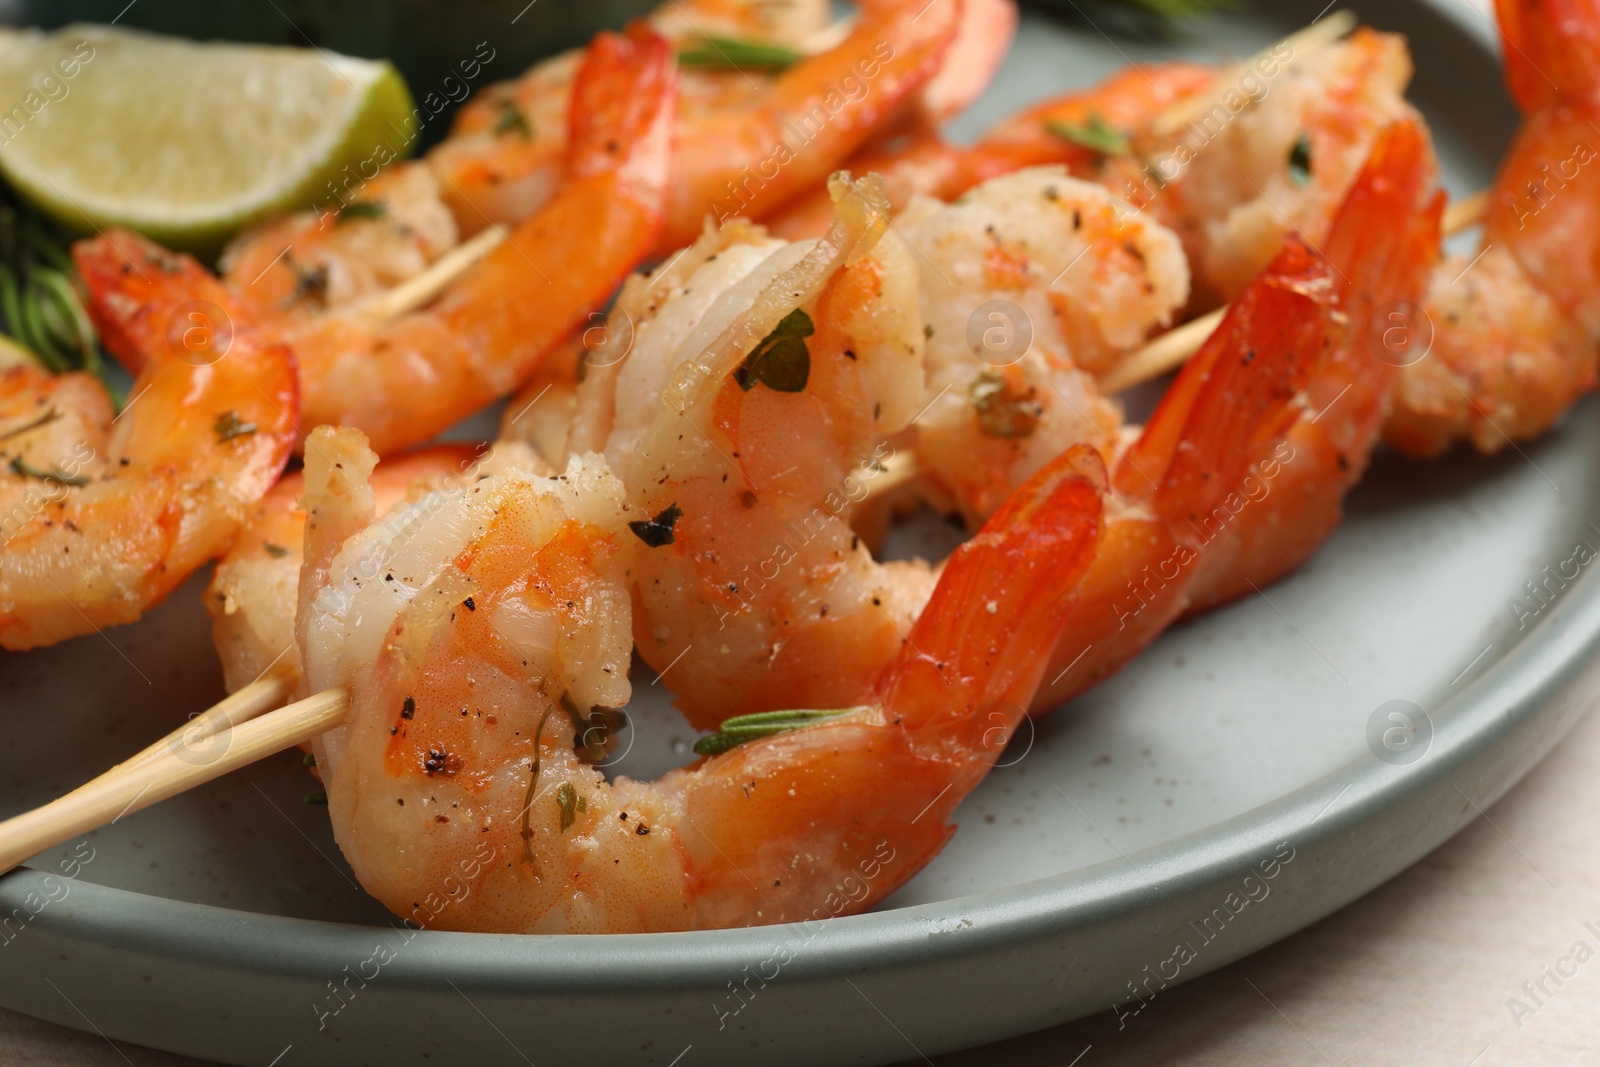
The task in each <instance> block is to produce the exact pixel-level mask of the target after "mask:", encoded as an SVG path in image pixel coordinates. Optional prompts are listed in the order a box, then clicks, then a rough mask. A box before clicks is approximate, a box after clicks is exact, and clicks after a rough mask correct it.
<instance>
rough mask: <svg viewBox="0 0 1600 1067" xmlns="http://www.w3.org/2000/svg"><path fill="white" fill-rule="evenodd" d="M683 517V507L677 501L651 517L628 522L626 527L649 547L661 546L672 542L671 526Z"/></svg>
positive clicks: (674, 525) (675, 524)
mask: <svg viewBox="0 0 1600 1067" xmlns="http://www.w3.org/2000/svg"><path fill="white" fill-rule="evenodd" d="M681 518H683V509H682V508H680V507H678V505H677V503H676V502H674V503H671V504H668V505H667V506H666V508H665V509H664V510H663V511H662V512H661V513H660V514H659V515H657V516H656V517H655V518H653V519H638V520H635V521H634V522H630V523H628V529H630V530H632V531H633V535H634V536H635V537H637V538H638V539H639V540H641V541H643V542H644V543H645V545H646V546H648V547H650V548H661V547H663V546H665V545H670V544H672V541H673V537H674V534H673V528H674V527H676V526H677V525H678V520H679V519H681Z"/></svg>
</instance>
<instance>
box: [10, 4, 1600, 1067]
mask: <svg viewBox="0 0 1600 1067" xmlns="http://www.w3.org/2000/svg"><path fill="white" fill-rule="evenodd" d="M1462 2H1463V3H1471V4H1473V5H1475V6H1477V7H1479V8H1480V9H1486V8H1487V6H1488V0H1462ZM1597 816H1600V717H1596V716H1590V718H1589V719H1587V720H1586V721H1585V722H1583V723H1581V724H1580V725H1579V726H1578V728H1577V729H1576V730H1574V731H1573V733H1572V735H1571V737H1570V738H1569V739H1568V740H1567V741H1566V742H1565V743H1563V744H1562V745H1561V746H1559V747H1558V749H1557V751H1556V752H1555V754H1554V755H1552V756H1551V757H1550V758H1549V759H1547V760H1546V761H1545V762H1544V763H1543V764H1542V765H1540V766H1539V767H1538V768H1536V769H1535V770H1534V771H1533V773H1532V774H1530V775H1529V776H1528V777H1527V779H1526V780H1524V781H1523V782H1522V784H1521V785H1519V786H1518V787H1517V788H1516V789H1514V790H1512V791H1511V793H1510V794H1508V795H1507V796H1506V798H1505V799H1503V800H1502V801H1501V802H1500V803H1499V804H1496V805H1495V806H1494V807H1493V808H1490V809H1489V810H1488V811H1487V812H1486V813H1485V815H1484V817H1483V818H1480V819H1479V820H1477V821H1476V822H1475V823H1473V824H1472V825H1471V826H1469V827H1468V828H1467V829H1466V830H1464V831H1463V832H1462V833H1460V834H1459V835H1457V836H1456V837H1455V838H1454V839H1453V840H1451V841H1450V842H1448V843H1447V844H1445V845H1444V847H1442V848H1440V849H1439V850H1438V851H1437V852H1434V853H1433V854H1432V855H1431V856H1429V857H1427V858H1426V859H1424V860H1423V861H1422V862H1421V863H1419V864H1417V865H1416V866H1415V867H1413V868H1411V869H1410V870H1408V871H1406V872H1405V873H1404V874H1401V875H1400V876H1399V877H1398V878H1395V879H1394V880H1393V881H1391V882H1389V883H1388V884H1387V885H1385V886H1383V887H1382V888H1380V889H1378V890H1377V891H1376V892H1374V893H1372V894H1370V895H1368V896H1367V897H1365V898H1363V899H1362V900H1359V901H1357V902H1356V903H1355V904H1352V905H1350V906H1349V907H1347V908H1345V909H1344V910H1343V911H1340V912H1337V913H1336V914H1334V915H1332V916H1330V917H1329V918H1327V919H1324V920H1323V921H1322V922H1320V923H1317V924H1316V925H1315V926H1312V927H1310V928H1309V929H1307V930H1304V931H1302V932H1300V933H1299V934H1297V935H1295V936H1294V937H1291V938H1289V939H1288V940H1287V941H1282V942H1280V943H1278V944H1276V945H1274V946H1272V947H1271V948H1268V949H1266V950H1265V951H1263V952H1259V953H1257V954H1256V955H1254V956H1251V957H1249V958H1247V959H1245V960H1242V961H1240V962H1238V963H1236V964H1234V965H1233V966H1231V967H1225V968H1223V969H1222V970H1220V971H1217V972H1216V973H1214V974H1209V975H1206V976H1205V977H1203V978H1200V979H1198V980H1196V981H1194V982H1191V983H1189V984H1187V985H1184V986H1181V987H1178V988H1176V989H1172V990H1168V991H1166V992H1164V993H1163V994H1162V995H1161V997H1160V999H1159V1000H1156V1001H1152V1002H1151V1004H1150V1006H1149V1008H1148V1009H1146V1010H1145V1011H1144V1012H1142V1013H1141V1014H1140V1015H1139V1017H1138V1018H1136V1019H1132V1020H1130V1021H1129V1022H1128V1024H1127V1026H1126V1028H1125V1029H1121V1030H1119V1029H1118V1026H1117V1022H1116V1020H1115V1018H1114V1017H1113V1015H1112V1013H1111V1012H1110V1011H1109V1010H1107V1011H1105V1012H1102V1013H1100V1014H1099V1015H1096V1016H1092V1017H1090V1018H1088V1019H1085V1020H1082V1021H1079V1022H1076V1023H1071V1024H1068V1025H1066V1026H1061V1027H1057V1028H1056V1029H1054V1030H1046V1031H1043V1032H1041V1033H1037V1034H1031V1035H1029V1036H1027V1037H1021V1038H1017V1039H1015V1040H1012V1041H1004V1042H1001V1043H999V1044H996V1045H989V1046H986V1047H984V1048H980V1049H972V1050H970V1051H967V1052H961V1053H952V1054H949V1055H943V1056H937V1057H934V1059H933V1062H936V1063H938V1064H940V1065H947V1067H977V1065H979V1064H985V1065H986V1064H1007V1065H1014V1067H1033V1065H1038V1067H1045V1065H1050V1067H1133V1065H1148V1064H1174V1065H1181V1067H1210V1065H1229V1067H1251V1065H1255V1064H1311V1065H1341V1067H1342V1065H1345V1064H1352V1065H1354V1064H1360V1065H1362V1067H1379V1065H1389V1064H1393V1065H1395V1067H1402V1065H1403V1067H1414V1065H1424V1064H1427V1065H1432V1064H1439V1065H1444V1067H1508V1065H1512V1064H1517V1065H1530V1067H1542V1065H1545V1064H1548V1065H1551V1067H1579V1065H1588V1064H1593V1065H1596V1067H1600V935H1596V934H1595V933H1593V932H1591V931H1590V930H1589V929H1588V928H1587V927H1586V926H1585V923H1593V924H1594V926H1595V928H1596V929H1597V930H1600V847H1597V842H1600V834H1597V833H1596V832H1595V827H1596V825H1597V823H1600V818H1597ZM1579 942H1582V943H1583V944H1584V946H1585V949H1584V950H1583V951H1577V946H1578V943H1579ZM1580 956H1581V957H1583V959H1584V960H1585V961H1586V962H1583V963H1578V962H1577V959H1578V957H1580ZM1591 957H1593V958H1591ZM1564 961H1567V962H1564ZM1558 967H1559V968H1560V970H1564V971H1566V972H1567V973H1569V974H1570V973H1571V972H1573V971H1574V970H1576V974H1575V975H1573V976H1572V977H1567V978H1562V977H1560V976H1559V974H1558V975H1557V977H1556V978H1550V977H1547V975H1549V974H1552V973H1555V972H1556V971H1557V969H1558ZM1541 980H1542V981H1543V986H1544V990H1545V991H1546V992H1547V993H1548V994H1549V995H1546V994H1545V993H1541V992H1540V991H1539V988H1538V983H1540V982H1541ZM1524 983H1532V985H1533V995H1532V996H1530V995H1529V994H1528V993H1527V992H1525V991H1524V989H1523V985H1524ZM1513 998H1515V999H1516V1000H1517V1001H1518V1002H1520V1003H1521V1004H1522V1005H1524V1006H1525V1007H1526V1009H1528V1010H1522V1009H1518V1008H1515V1005H1513V1004H1512V1003H1511V1002H1512V999H1513ZM1536 998H1537V999H1536ZM907 1053H908V1055H911V1056H912V1057H913V1058H912V1059H909V1060H908V1061H907V1067H909V1065H911V1064H922V1063H924V1062H926V1061H924V1060H923V1059H922V1058H921V1057H918V1056H915V1054H914V1053H913V1051H912V1050H911V1048H910V1047H909V1046H908V1047H907ZM1078 1057H1081V1058H1078ZM200 1063H201V1061H199V1060H192V1059H189V1058H187V1057H184V1056H174V1055H171V1054H170V1053H164V1052H156V1051H154V1050H151V1049H146V1048H141V1047H139V1046H136V1045H123V1044H113V1043H112V1042H110V1041H107V1040H105V1039H103V1038H101V1037H98V1036H96V1035H95V1034H93V1033H80V1032H79V1031H76V1030H68V1029H66V1028H65V1027H60V1026H55V1025H52V1024H50V1023H43V1022H39V1021H37V1020H35V1019H30V1018H28V1017H27V1016H23V1015H18V1014H16V1013H15V1012H10V1011H6V1010H5V1009H3V1008H0V1065H10V1064H39V1065H41V1067H69V1065H70V1067H102V1065H105V1067H111V1065H124V1064H135V1065H138V1067H146V1065H148V1067H182V1065H189V1067H195V1065H198V1064H200ZM284 1067H292V1064H285V1065H284ZM685 1067H692V1065H688V1064H686V1065H685Z"/></svg>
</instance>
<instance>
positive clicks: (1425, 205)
mask: <svg viewBox="0 0 1600 1067" xmlns="http://www.w3.org/2000/svg"><path fill="white" fill-rule="evenodd" d="M1434 173H1435V171H1434V160H1433V153H1432V149H1431V146H1430V145H1429V143H1428V140H1427V135H1426V134H1425V133H1424V131H1423V130H1422V128H1421V126H1420V125H1419V124H1418V123H1417V122H1416V121H1415V120H1411V119H1406V120H1402V121H1400V122H1396V123H1394V124H1393V125H1392V126H1390V127H1389V128H1388V129H1387V130H1385V131H1384V133H1383V134H1382V135H1381V136H1380V137H1379V138H1378V141H1377V144H1376V145H1375V146H1374V148H1373V150H1372V154H1371V156H1370V158H1369V159H1368V162H1367V165H1366V166H1365V168H1363V170H1362V171H1361V174H1360V176H1359V177H1358V178H1357V179H1356V183H1355V185H1354V186H1353V187H1352V188H1351V190H1350V192H1349V194H1348V195H1347V196H1346V198H1345V201H1344V203H1343V205H1342V206H1341V207H1340V209H1339V211H1338V213H1337V214H1336V215H1335V216H1334V219H1333V226H1332V228H1331V230H1330V231H1329V234H1328V239H1327V241H1326V243H1325V245H1324V249H1325V258H1324V262H1325V264H1326V267H1325V269H1326V270H1328V271H1330V272H1331V273H1332V282H1333V286H1334V292H1335V296H1336V300H1337V303H1336V304H1335V305H1334V306H1333V307H1332V308H1330V309H1329V310H1330V311H1332V312H1333V313H1334V315H1335V317H1334V318H1333V319H1332V320H1331V322H1332V326H1331V330H1330V332H1329V334H1328V339H1327V344H1326V345H1325V347H1324V348H1322V349H1321V350H1320V351H1319V352H1317V353H1316V354H1315V363H1314V368H1313V371H1312V374H1311V378H1310V380H1309V381H1308V382H1307V384H1306V387H1305V392H1304V395H1305V404H1304V406H1303V408H1302V409H1301V410H1300V411H1299V412H1298V416H1297V418H1296V419H1295V420H1294V425H1293V426H1292V427H1291V428H1290V430H1289V432H1288V433H1287V434H1280V435H1278V437H1277V439H1276V440H1275V441H1270V442H1267V443H1266V444H1267V450H1265V451H1263V452H1261V453H1259V454H1258V456H1257V462H1258V463H1260V464H1262V470H1261V474H1262V477H1261V479H1260V499H1259V501H1255V502H1252V503H1251V504H1250V505H1249V509H1248V510H1243V509H1240V510H1239V511H1238V518H1237V520H1235V519H1234V518H1229V519H1228V521H1226V522H1224V523H1222V524H1221V525H1222V526H1225V527H1226V530H1225V531H1223V532H1225V533H1226V535H1227V536H1226V537H1222V536H1220V535H1219V536H1218V537H1217V538H1216V539H1215V541H1214V543H1212V542H1211V541H1209V540H1208V543H1207V545H1206V546H1205V551H1206V552H1207V554H1208V556H1209V557H1210V558H1209V559H1208V560H1207V561H1206V563H1205V565H1204V568H1203V571H1204V574H1203V576H1202V577H1201V578H1199V579H1198V580H1197V581H1196V582H1195V585H1194V588H1193V589H1192V590H1191V606H1192V607H1193V608H1206V607H1211V606H1214V605H1216V604H1221V603H1225V602H1226V601H1228V600H1231V599H1233V598H1235V597H1238V596H1242V595H1245V594H1247V593H1250V592H1252V591H1254V590H1255V589H1256V588H1258V587H1259V586H1261V585H1263V584H1266V583H1268V582H1272V581H1276V580H1277V579H1278V578H1281V577H1282V576H1283V575H1285V574H1287V573H1289V572H1290V571H1291V570H1293V569H1294V568H1296V567H1298V566H1299V565H1300V564H1301V563H1303V562H1304V561H1305V560H1306V559H1307V557H1309V556H1310V555H1311V553H1312V552H1314V551H1316V549H1317V548H1318V546H1320V545H1321V544H1322V542H1323V541H1324V540H1326V538H1327V537H1328V535H1329V534H1330V533H1332V532H1333V529H1334V527H1335V526H1337V525H1338V523H1339V520H1340V518H1341V516H1342V514H1343V504H1344V496H1345V493H1347V492H1348V491H1349V489H1350V487H1351V486H1353V485H1354V484H1355V483H1356V482H1357V481H1358V480H1359V479H1360V477H1361V475H1362V473H1363V472H1364V471H1365V470H1366V468H1367V464H1368V462H1369V461H1370V460H1371V457H1372V450H1373V447H1374V446H1375V445H1376V443H1377V440H1378V437H1379V435H1380V433H1381V432H1382V429H1383V424H1384V420H1385V418H1386V417H1387V415H1388V410H1389V405H1390V400H1391V394H1392V387H1393V384H1394V381H1395V378H1396V375H1397V374H1398V368H1397V366H1396V362H1397V361H1396V360H1395V359H1394V357H1393V355H1391V354H1390V353H1389V351H1388V350H1387V345H1388V344H1389V341H1388V340H1387V338H1388V336H1389V334H1390V333H1391V332H1392V331H1394V330H1397V329H1399V330H1407V329H1414V328H1415V327H1416V325H1417V324H1416V323H1415V322H1414V321H1412V320H1413V317H1414V316H1417V315H1418V314H1420V312H1419V303H1420V301H1421V300H1422V296H1423V293H1424V290H1425V288H1426V286H1427V282H1428V278H1429V276H1430V273H1431V272H1432V270H1433V268H1434V265H1435V264H1436V263H1437V261H1438V257H1439V242H1440V238H1441V217H1442V214H1443V209H1444V196H1443V193H1442V192H1440V191H1438V190H1436V189H1435V188H1434ZM1269 462H1270V464H1271V465H1270V467H1268V464H1269ZM1234 513H1235V509H1227V514H1228V515H1230V516H1232V515H1233V514H1234Z"/></svg>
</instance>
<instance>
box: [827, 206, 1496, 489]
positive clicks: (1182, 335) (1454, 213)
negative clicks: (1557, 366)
mask: <svg viewBox="0 0 1600 1067" xmlns="http://www.w3.org/2000/svg"><path fill="white" fill-rule="evenodd" d="M1488 208H1489V193H1488V192H1478V193H1473V194H1472V195H1471V196H1465V197H1462V198H1461V199H1460V200H1457V201H1453V202H1452V203H1451V204H1450V206H1449V207H1448V208H1447V209H1446V210H1445V213H1444V224H1443V229H1444V234H1445V236H1446V237H1450V236H1453V235H1454V234H1458V233H1460V232H1461V231H1463V230H1467V229H1471V228H1472V227H1473V226H1475V225H1477V224H1478V223H1479V222H1481V221H1482V220H1483V216H1484V214H1485V213H1486V212H1487V211H1488ZM1227 313H1228V309H1227V308H1226V307H1220V308H1218V309H1217V310H1215V311H1212V312H1209V313H1207V314H1205V315H1202V316H1200V317H1199V318H1197V319H1191V320H1190V321H1189V322H1186V323H1184V324H1183V325H1182V326H1179V327H1177V328H1176V329H1173V330H1169V331H1168V332H1167V333H1164V334H1162V335H1161V336H1160V337H1157V338H1156V339H1155V340H1154V341H1151V342H1150V343H1149V344H1147V345H1145V346H1144V347H1143V348H1141V349H1138V350H1137V351H1135V352H1132V353H1130V354H1129V355H1128V356H1127V357H1126V358H1125V359H1123V360H1121V361H1119V362H1118V363H1117V365H1116V366H1115V367H1112V368H1111V369H1110V370H1108V371H1106V373H1104V374H1102V375H1100V376H1099V377H1098V378H1097V379H1096V383H1097V384H1098V385H1099V388H1100V393H1101V395H1102V396H1111V395H1112V394H1115V393H1120V392H1122V391H1124V390H1126V389H1132V388H1133V387H1134V386H1136V385H1143V384H1144V383H1145V382H1148V381H1154V380H1155V379H1156V378H1159V377H1161V376H1162V375H1163V374H1166V373H1167V372H1168V371H1171V370H1175V369H1176V368H1178V367H1181V366H1183V364H1185V363H1187V362H1188V361H1189V358H1190V357H1191V356H1193V355H1194V354H1195V353H1196V352H1198V351H1200V346H1201V345H1203V344H1205V343H1206V338H1208V337H1210V336H1211V335H1212V334H1213V333H1215V332H1216V329H1217V327H1218V326H1219V325H1220V324H1221V323H1222V318H1223V316H1224V315H1226V314H1227ZM884 466H886V467H887V468H888V472H887V473H885V472H882V471H876V472H875V471H872V470H869V469H866V468H863V469H862V470H860V471H857V472H856V476H857V477H859V478H861V479H862V480H863V481H864V482H866V483H867V498H868V499H871V498H872V497H875V496H879V495H880V494H883V493H887V492H889V491H890V490H891V489H897V488H899V487H900V486H902V485H905V484H906V483H907V482H910V481H912V480H914V479H915V478H917V477H918V476H920V475H921V474H922V473H923V470H922V466H921V464H920V463H918V461H917V456H916V453H914V452H897V453H895V454H894V455H893V456H891V457H889V459H888V460H887V461H886V463H885V464H884Z"/></svg>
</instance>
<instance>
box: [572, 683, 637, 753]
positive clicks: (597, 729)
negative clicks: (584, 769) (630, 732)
mask: <svg viewBox="0 0 1600 1067" xmlns="http://www.w3.org/2000/svg"><path fill="white" fill-rule="evenodd" d="M561 707H562V708H563V709H565V710H566V713H567V717H568V718H570V719H571V720H572V731H573V732H572V747H573V748H575V749H577V751H578V758H579V759H580V760H582V761H583V762H585V763H588V764H591V765H594V766H598V765H599V764H602V763H604V762H605V761H606V745H607V744H609V743H610V741H611V738H612V737H613V736H614V735H616V734H617V733H619V732H620V731H621V730H622V728H623V727H625V726H627V725H628V716H627V713H626V712H624V711H623V710H622V709H621V708H609V707H606V706H605V705H604V704H596V705H594V706H593V707H591V708H587V709H584V708H580V707H578V702H577V701H576V700H574V699H572V694H571V693H562V694H561Z"/></svg>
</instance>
